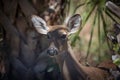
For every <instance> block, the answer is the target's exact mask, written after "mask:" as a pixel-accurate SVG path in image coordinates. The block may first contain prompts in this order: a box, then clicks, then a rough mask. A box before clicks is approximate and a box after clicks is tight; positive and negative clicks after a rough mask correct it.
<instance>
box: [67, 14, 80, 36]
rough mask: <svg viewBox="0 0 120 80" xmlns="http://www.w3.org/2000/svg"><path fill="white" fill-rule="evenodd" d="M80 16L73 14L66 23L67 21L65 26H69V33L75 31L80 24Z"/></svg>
mask: <svg viewBox="0 0 120 80" xmlns="http://www.w3.org/2000/svg"><path fill="white" fill-rule="evenodd" d="M81 22H82V19H81V16H80V15H79V14H75V15H74V16H72V17H71V18H70V19H69V21H68V23H67V27H68V28H69V30H70V31H69V34H73V33H75V32H77V31H78V30H79V28H80V26H81Z"/></svg>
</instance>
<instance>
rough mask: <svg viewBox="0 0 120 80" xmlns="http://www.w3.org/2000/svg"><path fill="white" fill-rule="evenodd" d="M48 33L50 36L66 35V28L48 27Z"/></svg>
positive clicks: (59, 26)
mask: <svg viewBox="0 0 120 80" xmlns="http://www.w3.org/2000/svg"><path fill="white" fill-rule="evenodd" d="M49 33H51V34H57V35H60V34H66V35H67V33H68V28H67V27H64V26H62V25H56V26H50V29H49Z"/></svg>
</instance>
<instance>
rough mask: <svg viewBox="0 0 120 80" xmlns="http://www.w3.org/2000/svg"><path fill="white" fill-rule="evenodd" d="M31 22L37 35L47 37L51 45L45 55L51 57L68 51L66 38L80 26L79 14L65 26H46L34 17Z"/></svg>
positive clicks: (41, 20)
mask: <svg viewBox="0 0 120 80" xmlns="http://www.w3.org/2000/svg"><path fill="white" fill-rule="evenodd" d="M31 20H32V22H33V25H34V27H35V29H36V30H37V31H38V32H39V33H41V34H45V35H47V37H48V39H49V41H50V43H51V44H50V47H49V48H48V50H47V53H48V54H49V55H51V56H53V55H56V54H58V53H62V52H64V51H66V50H67V49H68V46H67V40H68V36H69V35H70V34H73V33H75V32H77V31H78V30H79V28H80V25H81V17H80V15H79V14H76V15H74V16H72V17H71V18H70V19H69V20H68V23H67V24H66V25H54V26H48V25H47V24H46V22H45V21H44V20H43V19H42V18H40V17H38V16H36V15H33V16H32V19H31Z"/></svg>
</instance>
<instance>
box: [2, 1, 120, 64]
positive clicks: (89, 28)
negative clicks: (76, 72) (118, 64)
mask: <svg viewBox="0 0 120 80" xmlns="http://www.w3.org/2000/svg"><path fill="white" fill-rule="evenodd" d="M107 1H111V2H113V3H115V4H116V5H117V6H118V7H119V6H120V0H43V1H40V0H0V17H2V16H6V17H7V18H8V19H9V21H8V22H10V23H11V24H12V25H13V26H17V27H15V29H17V31H19V32H20V33H23V34H24V33H25V29H24V30H23V31H22V29H21V27H22V25H23V27H24V25H27V27H26V29H27V28H29V27H30V26H31V23H30V16H31V15H33V14H37V15H39V16H41V17H43V18H44V19H45V20H46V21H47V20H48V18H49V19H50V22H49V23H48V24H50V25H54V24H61V23H64V21H65V20H66V18H67V17H70V16H72V15H74V14H80V15H81V17H82V25H81V28H80V30H79V31H78V32H77V33H76V34H74V35H71V36H69V40H70V41H71V45H72V47H73V49H74V51H75V55H76V57H77V59H78V60H79V61H80V62H82V63H83V64H84V63H86V62H88V63H89V64H91V65H96V64H98V63H99V62H101V61H103V60H106V59H111V55H112V51H111V50H112V44H111V42H110V41H109V40H108V38H107V33H108V32H112V30H113V24H114V23H115V22H118V23H119V22H120V20H119V18H117V17H116V16H114V15H113V14H112V13H111V12H109V11H108V9H107V8H106V2H107ZM55 4H56V5H55ZM48 8H49V9H48ZM51 9H55V11H52V10H51ZM46 16H47V17H48V18H46ZM56 19H57V20H56ZM3 20H4V19H1V20H0V22H1V23H0V48H1V50H3V43H4V42H7V43H9V48H10V49H13V46H12V47H11V39H10V37H11V36H10V35H8V34H9V33H10V34H12V33H11V32H12V30H10V29H11V28H8V27H7V28H6V27H4V24H2V23H3ZM19 20H21V21H22V22H23V23H22V22H21V24H22V25H21V26H20V27H19V26H18V24H19V23H18V22H19ZM51 22H52V23H51ZM24 23H25V24H24ZM16 33H17V32H16ZM17 36H18V35H17ZM17 39H18V38H17ZM13 42H14V41H13ZM14 43H15V42H14ZM15 46H18V44H16V45H14V47H15ZM4 48H5V50H6V47H4ZM2 55H3V54H2Z"/></svg>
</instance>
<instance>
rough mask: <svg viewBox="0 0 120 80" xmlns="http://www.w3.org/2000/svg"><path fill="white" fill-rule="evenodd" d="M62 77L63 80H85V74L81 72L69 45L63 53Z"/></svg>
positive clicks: (80, 67) (81, 69)
mask: <svg viewBox="0 0 120 80" xmlns="http://www.w3.org/2000/svg"><path fill="white" fill-rule="evenodd" d="M63 75H64V77H65V80H85V79H86V74H85V72H84V71H83V68H82V65H81V64H80V63H79V62H78V60H77V59H76V57H75V55H74V54H73V51H72V49H71V46H70V44H68V50H67V51H66V52H65V59H64V64H63Z"/></svg>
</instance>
